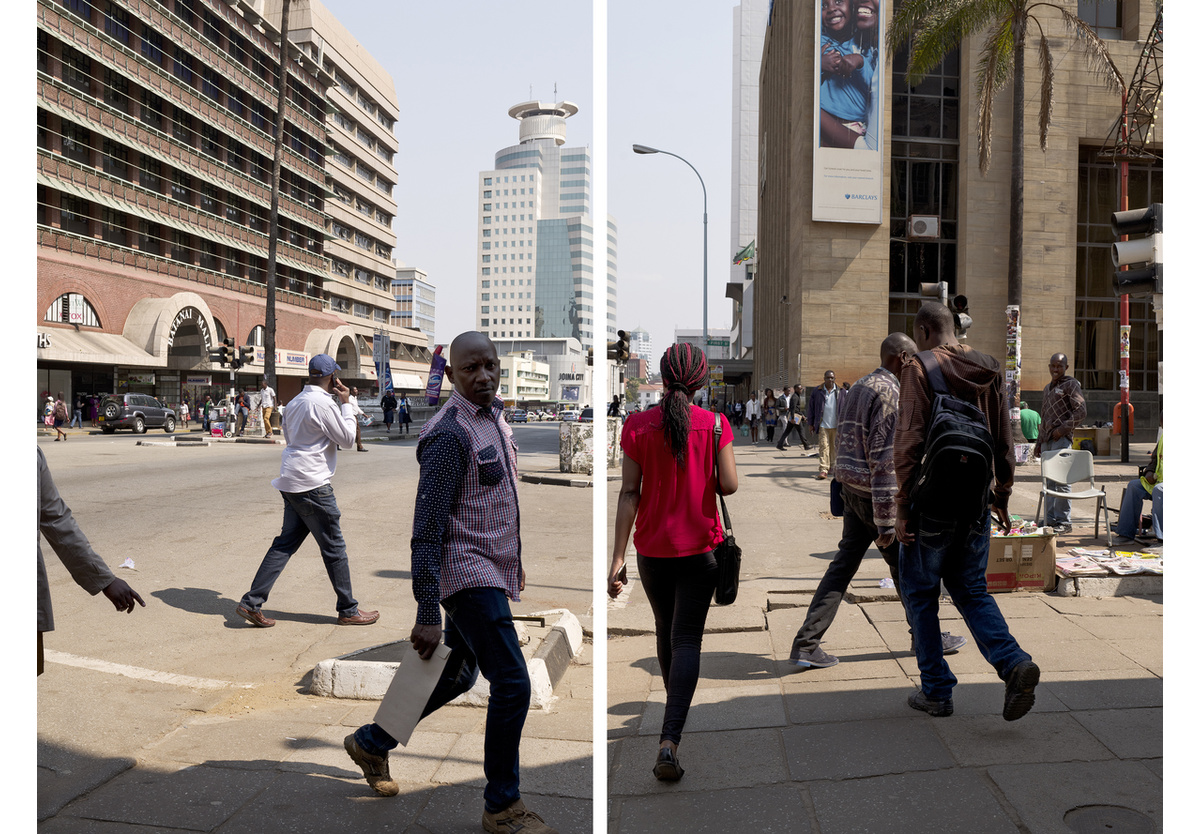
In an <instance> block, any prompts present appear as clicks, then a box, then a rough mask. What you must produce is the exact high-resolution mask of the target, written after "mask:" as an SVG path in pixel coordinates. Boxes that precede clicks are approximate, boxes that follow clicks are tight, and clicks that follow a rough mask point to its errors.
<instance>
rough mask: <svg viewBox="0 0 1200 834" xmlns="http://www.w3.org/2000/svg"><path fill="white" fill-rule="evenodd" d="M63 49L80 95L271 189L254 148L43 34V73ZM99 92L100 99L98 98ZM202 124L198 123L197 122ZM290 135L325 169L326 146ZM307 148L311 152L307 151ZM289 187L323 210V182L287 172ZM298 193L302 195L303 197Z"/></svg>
mask: <svg viewBox="0 0 1200 834" xmlns="http://www.w3.org/2000/svg"><path fill="white" fill-rule="evenodd" d="M56 48H57V49H60V50H61V51H60V56H61V57H60V60H59V62H58V64H59V75H58V77H60V78H61V80H62V81H63V82H64V83H66V84H68V85H70V86H72V87H75V88H76V89H78V90H80V91H81V92H83V93H85V94H87V95H89V96H93V97H97V98H100V99H102V100H103V101H104V102H105V103H106V104H107V105H108V106H109V107H112V108H113V109H115V110H118V111H120V112H122V113H125V114H127V115H129V116H132V117H135V118H137V119H138V120H139V121H141V122H142V123H143V124H146V125H149V126H150V127H152V128H155V129H156V130H160V131H163V132H164V133H169V134H170V135H171V136H172V137H174V138H175V139H176V140H177V141H178V142H180V143H181V144H183V145H186V146H187V147H189V148H192V149H194V150H198V151H199V152H200V153H201V154H203V155H205V156H207V157H209V158H211V159H213V160H216V161H217V162H220V163H222V164H224V165H227V166H229V167H230V168H233V169H234V170H237V171H240V172H241V173H244V174H247V175H249V176H251V177H253V178H254V179H256V180H258V181H259V182H260V183H263V184H264V185H266V184H267V183H269V181H270V174H271V160H270V158H268V157H267V156H265V155H263V154H261V153H259V152H258V151H256V150H255V149H253V148H251V147H249V146H247V145H245V144H243V143H242V142H240V141H239V140H238V139H236V138H234V137H233V136H231V135H229V134H227V133H225V132H223V131H222V130H221V129H220V128H219V127H217V126H216V125H214V124H211V123H209V122H206V121H203V120H197V119H195V118H194V117H193V115H192V113H190V112H188V111H187V110H185V109H184V108H182V107H177V106H175V105H174V104H172V103H170V102H168V101H166V100H165V99H163V98H162V97H161V96H159V95H158V94H157V93H154V92H152V91H151V90H149V89H147V88H144V87H142V86H140V85H139V84H136V83H132V82H130V80H129V79H128V78H126V77H125V76H123V75H120V74H119V73H116V72H114V71H112V70H111V69H108V68H105V69H104V71H103V73H102V75H101V77H96V76H94V75H93V74H92V68H93V62H92V60H91V58H89V57H88V56H87V55H84V54H83V53H82V52H80V51H79V50H77V49H75V48H74V47H72V46H70V45H68V44H62V43H59V42H58V41H55V40H53V39H51V38H49V36H48V35H46V33H45V32H43V31H41V30H38V69H40V70H42V71H43V72H45V73H47V74H48V75H52V74H53V73H52V69H53V66H52V62H51V60H50V59H51V58H52V57H53V52H54V51H55V49H56ZM97 94H98V95H97ZM198 121H199V124H198V123H197V122H198ZM285 133H287V139H288V142H289V144H290V145H291V146H292V147H293V149H297V148H299V150H298V153H302V154H303V153H306V152H307V153H308V156H309V158H310V159H311V160H312V161H313V162H314V164H316V165H318V166H319V167H322V168H323V167H324V147H323V146H321V145H315V143H316V142H317V140H316V139H314V138H313V137H310V136H305V135H302V134H299V133H297V132H296V131H294V129H293V128H292V125H291V123H287V124H285ZM306 149H307V151H306ZM284 171H285V174H284V176H286V177H287V178H289V179H290V181H291V182H290V185H289V188H288V190H287V193H292V194H293V196H296V199H298V200H301V201H302V202H305V203H307V204H308V205H309V206H311V207H313V208H314V209H316V210H318V211H320V210H321V209H322V203H323V201H324V195H323V190H322V188H321V186H320V185H319V184H318V183H315V182H311V181H309V180H306V179H304V178H303V177H301V176H300V175H298V174H295V175H293V174H292V173H291V172H290V171H288V169H284ZM295 192H299V196H297V194H296V193H295Z"/></svg>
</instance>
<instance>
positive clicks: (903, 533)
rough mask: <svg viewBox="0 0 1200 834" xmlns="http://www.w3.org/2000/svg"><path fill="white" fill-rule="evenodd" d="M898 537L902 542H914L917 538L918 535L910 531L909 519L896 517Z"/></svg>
mask: <svg viewBox="0 0 1200 834" xmlns="http://www.w3.org/2000/svg"><path fill="white" fill-rule="evenodd" d="M896 538H898V539H899V540H900V544H912V543H913V542H915V541H916V540H917V537H916V536H914V535H913V534H912V533H910V532H908V519H907V518H898V519H896Z"/></svg>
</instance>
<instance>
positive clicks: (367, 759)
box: [342, 733, 400, 796]
mask: <svg viewBox="0 0 1200 834" xmlns="http://www.w3.org/2000/svg"><path fill="white" fill-rule="evenodd" d="M342 744H343V746H344V747H345V748H346V752H347V753H348V754H349V755H350V758H351V759H353V760H354V763H355V764H356V765H358V766H359V767H361V768H362V772H363V776H365V777H367V784H368V785H370V786H371V789H372V790H373V791H375V793H377V794H379V795H380V796H395V795H396V794H398V793H400V786H399V785H398V784H396V782H395V781H394V780H393V779H392V774H391V772H390V771H389V770H388V761H387V756H372V755H371V754H370V753H368V752H367V751H366V750H363V749H362V748H361V747H359V746H358V742H357V741H355V739H354V733H351V734H350V735H348V736H346V740H345V741H344V742H342Z"/></svg>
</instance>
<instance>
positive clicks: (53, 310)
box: [42, 292, 100, 327]
mask: <svg viewBox="0 0 1200 834" xmlns="http://www.w3.org/2000/svg"><path fill="white" fill-rule="evenodd" d="M42 320H43V321H58V322H62V323H63V324H79V325H82V326H83V327H99V326H100V317H99V316H97V315H96V309H95V308H94V307H93V306H92V305H91V304H90V303H88V300H87V299H86V298H84V297H83V296H82V295H80V294H79V293H74V292H72V293H66V294H64V295H60V296H59V297H58V298H56V299H54V303H52V304H51V305H50V306H49V307H48V308H47V309H46V315H45V316H43V317H42Z"/></svg>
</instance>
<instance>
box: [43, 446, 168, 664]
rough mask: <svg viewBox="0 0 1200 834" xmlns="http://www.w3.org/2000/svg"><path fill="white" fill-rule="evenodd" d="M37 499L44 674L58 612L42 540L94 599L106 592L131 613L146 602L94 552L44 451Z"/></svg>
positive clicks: (119, 607)
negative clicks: (46, 640)
mask: <svg viewBox="0 0 1200 834" xmlns="http://www.w3.org/2000/svg"><path fill="white" fill-rule="evenodd" d="M37 496H38V525H37V526H38V533H40V534H41V535H40V536H39V537H38V542H37V605H38V622H37V627H38V636H37V673H38V674H39V675H40V674H42V672H43V670H44V668H45V658H44V650H43V637H42V635H43V634H45V633H46V632H47V631H54V610H53V608H52V607H51V605H50V580H49V577H48V576H47V574H46V562H45V559H44V558H43V556H42V537H44V538H45V539H46V543H47V544H49V545H50V547H51V548H52V549H53V550H54V552H55V554H56V555H57V556H58V558H59V559H60V560H62V563H63V564H64V565H65V566H66V568H67V570H68V571H70V573H71V578H72V579H74V580H75V583H76V584H77V585H79V587H81V588H83V589H84V590H85V591H87V592H88V593H89V594H91V595H92V596H95V595H96V594H98V593H100V592H102V591H103V592H104V596H106V597H107V598H108V601H109V602H111V603H112V604H113V607H114V608H116V609H117V610H118V611H124V612H125V613H127V614H128V613H129V612H131V611H133V604H134V603H135V602H136V603H137V604H138V605H140V606H142V607H143V608H145V607H146V603H145V602H143V601H142V598H141V597H140V596H138V593H137V591H135V590H133V588H130V587H129V584H128V583H127V582H126V581H125V580H124V579H117V577H116V576H114V575H113V572H112V571H111V570H109V568H108V565H106V564H105V563H104V560H103V559H101V558H100V556H99V555H98V554H97V553H96V551H95V550H93V549H92V545H91V543H90V542H88V539H87V536H85V535H84V534H83V531H82V530H80V529H79V525H78V524H77V523H76V522H75V516H73V515H72V514H71V508H70V507H68V506H67V505H66V503H64V502H63V500H62V497H61V496H60V495H59V494H58V488H57V487H56V486H55V485H54V479H53V478H51V477H50V468H49V467H48V466H47V465H46V456H45V455H44V454H42V450H41V449H40V448H39V449H38V450H37Z"/></svg>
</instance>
